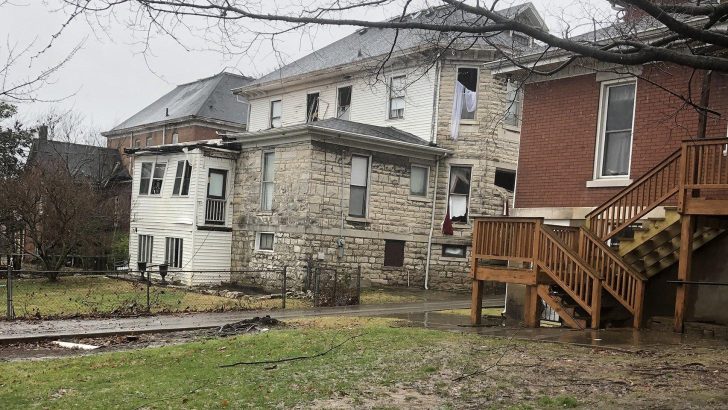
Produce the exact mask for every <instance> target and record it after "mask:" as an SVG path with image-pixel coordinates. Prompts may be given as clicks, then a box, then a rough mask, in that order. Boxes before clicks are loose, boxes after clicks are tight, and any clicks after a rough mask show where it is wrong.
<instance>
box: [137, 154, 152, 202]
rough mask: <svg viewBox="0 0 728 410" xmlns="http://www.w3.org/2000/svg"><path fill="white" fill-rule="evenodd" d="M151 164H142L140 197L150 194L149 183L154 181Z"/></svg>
mask: <svg viewBox="0 0 728 410" xmlns="http://www.w3.org/2000/svg"><path fill="white" fill-rule="evenodd" d="M153 166H154V164H153V163H151V162H142V176H141V178H139V195H147V194H148V193H149V183H150V182H151V180H152V167H153Z"/></svg>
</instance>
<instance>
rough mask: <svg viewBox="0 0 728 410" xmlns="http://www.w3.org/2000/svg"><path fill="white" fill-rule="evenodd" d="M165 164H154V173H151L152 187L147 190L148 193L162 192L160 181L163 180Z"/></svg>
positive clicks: (157, 193) (156, 193)
mask: <svg viewBox="0 0 728 410" xmlns="http://www.w3.org/2000/svg"><path fill="white" fill-rule="evenodd" d="M166 168H167V164H164V163H162V164H154V174H152V187H151V189H150V190H149V194H150V195H159V194H161V193H162V182H164V170H165V169H166Z"/></svg>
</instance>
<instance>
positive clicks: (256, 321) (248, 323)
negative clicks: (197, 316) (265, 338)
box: [216, 315, 283, 336]
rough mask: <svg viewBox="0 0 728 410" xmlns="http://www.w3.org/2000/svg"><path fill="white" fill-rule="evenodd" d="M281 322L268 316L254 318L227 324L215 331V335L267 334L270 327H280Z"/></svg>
mask: <svg viewBox="0 0 728 410" xmlns="http://www.w3.org/2000/svg"><path fill="white" fill-rule="evenodd" d="M282 324H283V322H281V321H280V320H278V319H275V318H272V317H270V316H269V315H266V316H263V317H258V316H256V317H254V318H252V319H245V320H241V321H239V322H234V323H227V324H224V325H222V326H220V328H219V329H218V330H217V332H216V335H218V336H233V335H239V334H241V333H257V332H267V331H268V330H269V328H270V327H272V326H280V325H282Z"/></svg>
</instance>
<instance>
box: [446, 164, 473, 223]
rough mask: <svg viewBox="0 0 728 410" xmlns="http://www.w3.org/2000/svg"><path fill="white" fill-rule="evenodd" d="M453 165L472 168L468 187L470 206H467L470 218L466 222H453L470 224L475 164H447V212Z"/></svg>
mask: <svg viewBox="0 0 728 410" xmlns="http://www.w3.org/2000/svg"><path fill="white" fill-rule="evenodd" d="M452 167H461V168H465V167H468V168H470V187H469V189H468V207H467V208H466V213H467V215H468V218H467V221H466V222H465V223H462V222H453V224H455V225H470V220H471V214H470V204H471V202H470V200H471V199H473V168H475V165H473V164H447V198H446V201H447V202H445V212H447V207H448V205H450V176H451V175H452ZM443 217H445V215H444V214H443ZM451 217H452V216H451Z"/></svg>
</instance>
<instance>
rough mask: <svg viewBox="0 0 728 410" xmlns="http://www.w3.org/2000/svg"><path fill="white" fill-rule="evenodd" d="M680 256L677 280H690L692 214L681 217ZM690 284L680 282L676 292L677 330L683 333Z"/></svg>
mask: <svg viewBox="0 0 728 410" xmlns="http://www.w3.org/2000/svg"><path fill="white" fill-rule="evenodd" d="M680 223H681V229H680V256H679V259H678V268H677V280H679V281H687V280H690V270H691V267H692V266H691V265H692V256H693V227H694V224H695V220H694V217H693V216H692V215H683V216H682V217H681V218H680ZM687 293H688V285H686V284H684V283H680V284H678V285H677V291H676V292H675V328H674V330H675V332H677V333H682V332H683V330H684V322H685V310H686V309H685V308H686V305H687Z"/></svg>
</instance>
